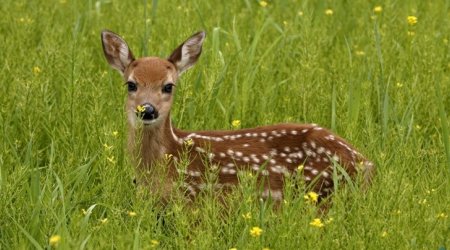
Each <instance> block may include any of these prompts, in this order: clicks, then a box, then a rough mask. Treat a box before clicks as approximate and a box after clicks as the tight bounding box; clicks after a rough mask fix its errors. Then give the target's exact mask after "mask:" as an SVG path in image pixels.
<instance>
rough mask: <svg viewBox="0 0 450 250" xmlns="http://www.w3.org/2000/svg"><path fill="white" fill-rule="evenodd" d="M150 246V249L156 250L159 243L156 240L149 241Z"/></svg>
mask: <svg viewBox="0 0 450 250" xmlns="http://www.w3.org/2000/svg"><path fill="white" fill-rule="evenodd" d="M150 246H151V247H152V248H156V247H157V246H159V241H157V240H151V241H150Z"/></svg>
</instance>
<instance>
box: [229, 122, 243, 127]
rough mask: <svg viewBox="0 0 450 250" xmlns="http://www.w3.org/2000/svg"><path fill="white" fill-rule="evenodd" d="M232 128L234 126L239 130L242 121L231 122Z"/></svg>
mask: <svg viewBox="0 0 450 250" xmlns="http://www.w3.org/2000/svg"><path fill="white" fill-rule="evenodd" d="M231 126H233V128H238V127H240V126H241V120H233V121H232V122H231Z"/></svg>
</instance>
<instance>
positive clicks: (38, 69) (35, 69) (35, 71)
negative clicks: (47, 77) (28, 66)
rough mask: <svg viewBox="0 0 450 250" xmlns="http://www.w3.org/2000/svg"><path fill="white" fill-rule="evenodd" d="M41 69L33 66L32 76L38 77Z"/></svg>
mask: <svg viewBox="0 0 450 250" xmlns="http://www.w3.org/2000/svg"><path fill="white" fill-rule="evenodd" d="M41 71H42V70H41V68H39V67H38V66H34V67H33V73H34V75H39V74H40V73H41Z"/></svg>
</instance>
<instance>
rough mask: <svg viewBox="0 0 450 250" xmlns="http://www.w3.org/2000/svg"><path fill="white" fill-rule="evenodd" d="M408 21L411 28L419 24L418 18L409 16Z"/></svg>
mask: <svg viewBox="0 0 450 250" xmlns="http://www.w3.org/2000/svg"><path fill="white" fill-rule="evenodd" d="M406 19H407V20H408V24H409V25H411V26H412V25H415V24H417V22H418V19H417V17H416V16H408V17H407V18H406Z"/></svg>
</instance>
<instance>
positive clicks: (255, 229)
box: [250, 227, 263, 237]
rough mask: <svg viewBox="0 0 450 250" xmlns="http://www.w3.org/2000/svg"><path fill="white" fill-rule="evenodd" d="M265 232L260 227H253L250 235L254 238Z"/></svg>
mask: <svg viewBox="0 0 450 250" xmlns="http://www.w3.org/2000/svg"><path fill="white" fill-rule="evenodd" d="M262 232H263V230H262V229H261V228H260V227H252V229H250V235H251V236H253V237H259V236H261V234H262Z"/></svg>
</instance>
